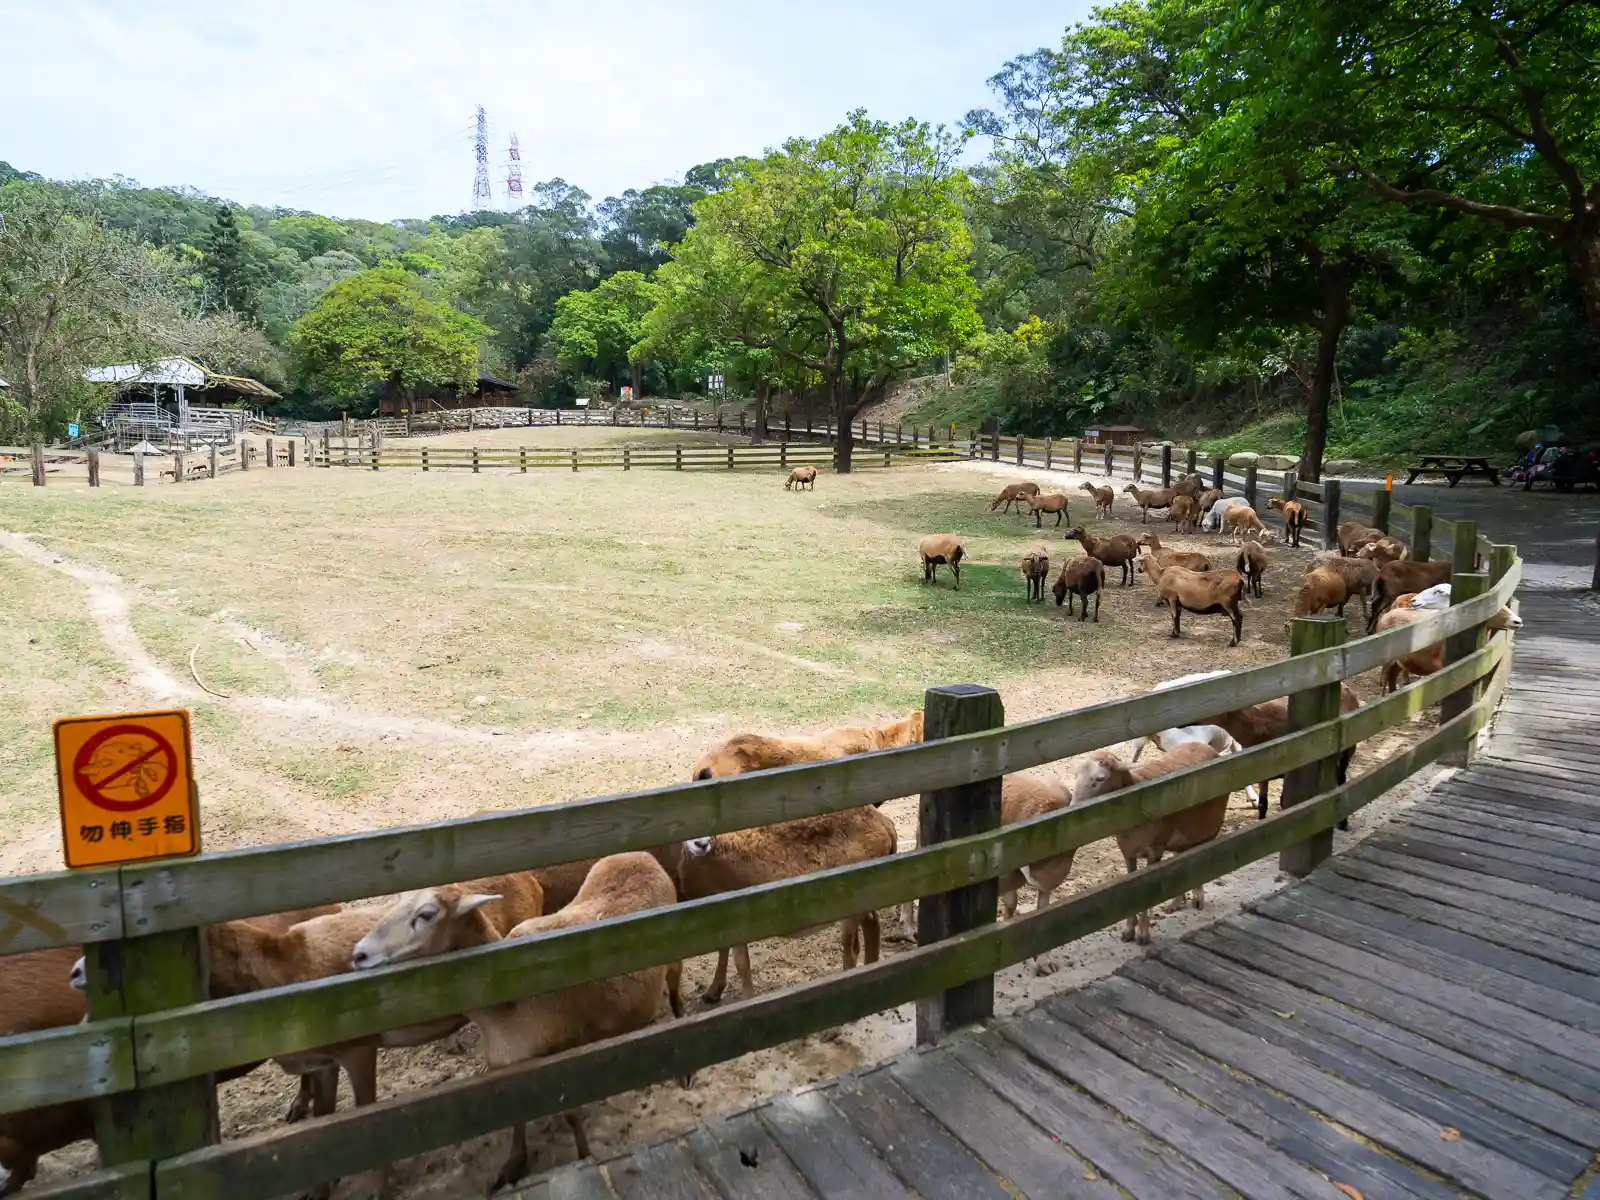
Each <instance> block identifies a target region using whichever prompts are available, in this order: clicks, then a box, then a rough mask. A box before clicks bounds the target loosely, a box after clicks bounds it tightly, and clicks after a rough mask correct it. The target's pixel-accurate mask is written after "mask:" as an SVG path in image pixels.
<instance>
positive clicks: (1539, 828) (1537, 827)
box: [1416, 795, 1600, 861]
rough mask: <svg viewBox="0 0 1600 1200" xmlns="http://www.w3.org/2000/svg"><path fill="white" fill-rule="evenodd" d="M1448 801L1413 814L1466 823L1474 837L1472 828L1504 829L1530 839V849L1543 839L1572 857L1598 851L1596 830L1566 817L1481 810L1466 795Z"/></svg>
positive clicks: (1539, 845)
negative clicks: (1584, 851) (1552, 817)
mask: <svg viewBox="0 0 1600 1200" xmlns="http://www.w3.org/2000/svg"><path fill="white" fill-rule="evenodd" d="M1449 800H1450V802H1449V803H1448V804H1447V805H1441V806H1438V807H1432V806H1430V807H1429V809H1428V810H1427V811H1426V812H1419V813H1417V814H1416V815H1417V816H1418V817H1420V818H1425V819H1426V820H1428V821H1448V822H1450V823H1451V824H1452V825H1465V826H1470V827H1471V828H1470V829H1469V830H1468V833H1469V834H1470V835H1471V836H1474V837H1477V836H1482V835H1480V834H1478V833H1477V832H1476V830H1478V829H1480V828H1487V829H1489V830H1490V831H1491V832H1494V833H1498V832H1501V831H1505V832H1509V833H1513V834H1516V835H1517V836H1518V837H1526V838H1532V839H1534V840H1535V845H1534V846H1533V848H1534V849H1544V848H1545V847H1544V845H1543V843H1545V842H1556V843H1557V844H1558V845H1559V846H1561V847H1562V848H1563V849H1565V850H1566V852H1567V854H1568V857H1572V856H1574V855H1575V853H1576V852H1577V851H1578V850H1580V849H1583V850H1586V851H1587V852H1588V853H1590V854H1591V855H1592V854H1593V853H1594V852H1595V851H1596V850H1600V832H1596V833H1590V832H1589V831H1588V830H1587V829H1585V828H1584V827H1583V826H1582V825H1581V824H1580V823H1579V822H1576V821H1573V820H1571V819H1570V818H1564V819H1551V818H1550V817H1548V816H1543V815H1541V814H1539V813H1537V812H1530V811H1528V810H1526V809H1524V810H1522V811H1520V812H1518V811H1514V810H1511V809H1507V808H1499V809H1494V808H1490V809H1484V808H1480V807H1479V806H1478V805H1477V804H1475V803H1473V800H1472V797H1470V796H1455V795H1452V796H1451V797H1450V798H1449ZM1590 861H1593V860H1592V859H1591V860H1590Z"/></svg>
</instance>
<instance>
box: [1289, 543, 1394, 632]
mask: <svg viewBox="0 0 1600 1200" xmlns="http://www.w3.org/2000/svg"><path fill="white" fill-rule="evenodd" d="M1313 571H1332V572H1334V573H1335V574H1336V575H1339V576H1341V577H1342V578H1343V579H1344V583H1345V593H1346V594H1345V599H1344V600H1341V601H1338V602H1336V603H1335V604H1332V605H1329V604H1325V605H1324V606H1323V607H1325V608H1326V607H1336V608H1338V610H1339V615H1340V616H1341V617H1342V616H1344V606H1345V602H1346V601H1348V600H1349V599H1350V598H1351V597H1352V596H1359V597H1361V615H1362V616H1366V614H1367V598H1368V597H1369V596H1371V595H1372V585H1373V584H1374V583H1376V582H1377V579H1378V564H1377V563H1375V562H1373V561H1372V560H1371V559H1365V558H1345V557H1343V556H1342V555H1339V554H1334V553H1332V552H1330V553H1327V554H1319V555H1317V556H1316V557H1315V558H1313V559H1312V560H1311V562H1310V563H1308V564H1307V566H1306V570H1305V573H1306V574H1307V575H1309V574H1311V572H1313ZM1296 615H1298V616H1308V615H1309V614H1308V613H1298V614H1296Z"/></svg>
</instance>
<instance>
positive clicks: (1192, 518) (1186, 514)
mask: <svg viewBox="0 0 1600 1200" xmlns="http://www.w3.org/2000/svg"><path fill="white" fill-rule="evenodd" d="M1198 517H1199V513H1198V511H1197V510H1196V508H1195V502H1194V497H1193V496H1174V497H1173V498H1172V507H1171V508H1169V509H1168V510H1167V520H1169V521H1171V522H1172V523H1173V524H1174V525H1176V526H1177V527H1178V532H1179V533H1193V532H1194V531H1195V524H1196V521H1197V520H1198Z"/></svg>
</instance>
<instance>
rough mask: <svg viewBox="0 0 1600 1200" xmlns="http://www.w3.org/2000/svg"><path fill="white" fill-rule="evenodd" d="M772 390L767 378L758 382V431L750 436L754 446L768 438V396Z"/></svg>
mask: <svg viewBox="0 0 1600 1200" xmlns="http://www.w3.org/2000/svg"><path fill="white" fill-rule="evenodd" d="M771 392H772V385H771V384H770V383H768V382H767V381H766V380H765V379H761V380H758V381H757V382H756V431H755V433H754V434H752V435H751V437H750V444H751V445H752V446H759V445H761V443H762V442H764V441H766V439H767V398H768V396H769V395H771Z"/></svg>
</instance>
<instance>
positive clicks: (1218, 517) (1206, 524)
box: [1200, 496, 1249, 533]
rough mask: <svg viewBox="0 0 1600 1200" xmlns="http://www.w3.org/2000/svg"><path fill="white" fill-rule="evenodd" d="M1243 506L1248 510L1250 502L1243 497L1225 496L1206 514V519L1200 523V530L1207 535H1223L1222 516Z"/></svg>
mask: <svg viewBox="0 0 1600 1200" xmlns="http://www.w3.org/2000/svg"><path fill="white" fill-rule="evenodd" d="M1241 505H1242V506H1244V507H1246V508H1248V507H1249V501H1247V500H1246V499H1245V498H1244V497H1243V496H1224V497H1223V498H1222V499H1221V500H1218V501H1217V502H1216V503H1215V504H1213V505H1212V506H1211V510H1210V511H1209V512H1207V513H1206V515H1205V518H1204V519H1203V520H1202V521H1201V522H1200V528H1201V529H1202V530H1204V531H1205V532H1206V533H1221V532H1222V514H1223V513H1225V512H1227V511H1228V510H1229V509H1230V508H1238V507H1240V506H1241Z"/></svg>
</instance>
